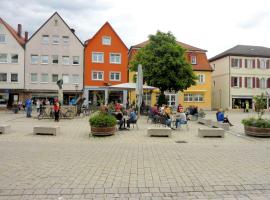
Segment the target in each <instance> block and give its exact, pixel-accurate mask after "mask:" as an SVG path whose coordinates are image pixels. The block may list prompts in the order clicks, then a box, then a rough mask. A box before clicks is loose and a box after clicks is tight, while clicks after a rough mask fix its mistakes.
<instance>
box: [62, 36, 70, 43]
mask: <svg viewBox="0 0 270 200" xmlns="http://www.w3.org/2000/svg"><path fill="white" fill-rule="evenodd" d="M62 40H63V45H69V36H68V35H63V36H62Z"/></svg>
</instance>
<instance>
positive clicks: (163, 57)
mask: <svg viewBox="0 0 270 200" xmlns="http://www.w3.org/2000/svg"><path fill="white" fill-rule="evenodd" d="M185 52H186V50H185V49H183V48H182V47H181V46H180V45H178V44H177V42H176V39H175V37H174V36H173V34H172V33H170V32H168V33H163V32H160V31H157V33H156V35H150V36H149V43H148V44H147V45H146V46H145V47H143V48H141V49H140V50H139V51H138V53H137V54H136V56H135V57H134V59H133V60H132V62H131V65H130V70H131V71H137V67H138V64H141V65H142V67H143V77H144V81H145V82H147V84H148V85H151V86H155V87H157V88H159V89H160V91H161V95H160V97H163V96H164V91H170V92H178V91H183V90H185V89H187V88H189V87H190V86H191V85H195V84H196V82H195V81H196V79H197V77H196V75H195V74H194V72H193V69H192V66H191V64H190V63H189V62H188V61H187V59H186V54H185ZM159 103H161V102H159Z"/></svg>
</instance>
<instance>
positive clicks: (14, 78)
mask: <svg viewBox="0 0 270 200" xmlns="http://www.w3.org/2000/svg"><path fill="white" fill-rule="evenodd" d="M10 80H11V82H18V74H11V75H10Z"/></svg>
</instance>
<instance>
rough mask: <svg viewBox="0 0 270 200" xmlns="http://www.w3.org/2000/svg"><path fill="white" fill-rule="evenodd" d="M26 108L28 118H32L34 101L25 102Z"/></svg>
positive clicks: (27, 100) (28, 99)
mask: <svg viewBox="0 0 270 200" xmlns="http://www.w3.org/2000/svg"><path fill="white" fill-rule="evenodd" d="M25 107H26V117H31V113H32V101H31V99H30V98H27V99H26V101H25Z"/></svg>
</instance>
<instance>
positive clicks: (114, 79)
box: [109, 71, 121, 81]
mask: <svg viewBox="0 0 270 200" xmlns="http://www.w3.org/2000/svg"><path fill="white" fill-rule="evenodd" d="M112 74H113V75H114V76H113V79H112V78H111V75H112ZM116 74H119V79H116V78H115V77H116ZM109 80H110V81H121V72H114V71H111V72H110V73H109Z"/></svg>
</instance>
